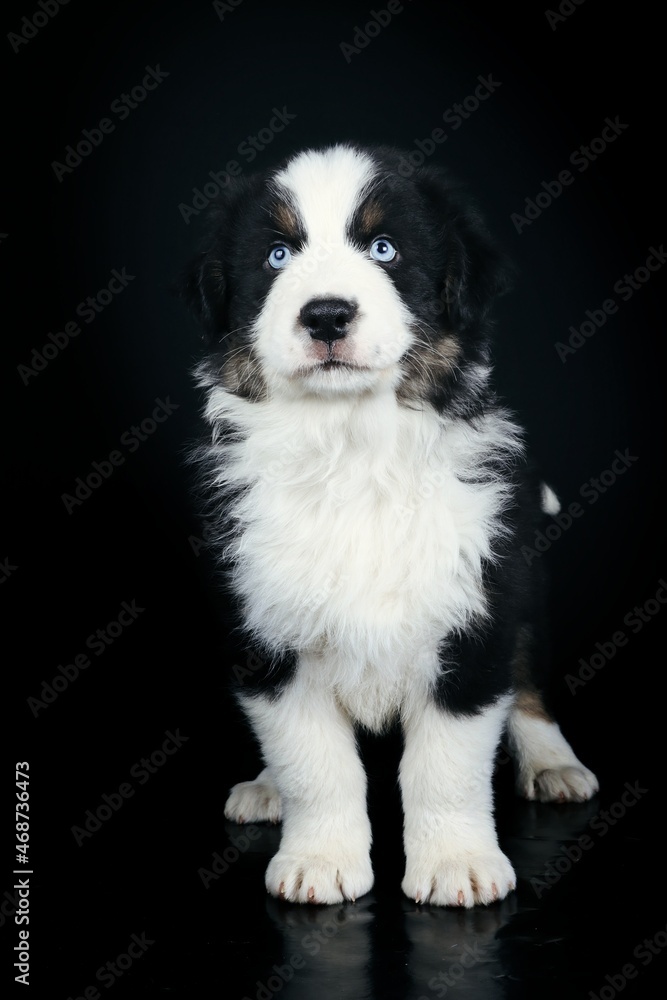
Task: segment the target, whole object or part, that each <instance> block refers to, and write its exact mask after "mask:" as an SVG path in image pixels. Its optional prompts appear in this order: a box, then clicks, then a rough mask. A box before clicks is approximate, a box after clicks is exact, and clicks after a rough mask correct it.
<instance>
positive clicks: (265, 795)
mask: <svg viewBox="0 0 667 1000" xmlns="http://www.w3.org/2000/svg"><path fill="white" fill-rule="evenodd" d="M225 816H226V818H227V819H231V820H232V821H233V822H234V823H279V822H280V818H281V810H280V795H279V793H278V789H277V788H276V787H275V785H274V784H273V783H272V782H271V781H266V780H263V779H262V776H261V775H260V776H259V778H256V779H255V781H242V782H240V783H239V784H238V785H234V787H233V788H232V790H231V792H230V795H229V798H228V799H227V802H226V803H225Z"/></svg>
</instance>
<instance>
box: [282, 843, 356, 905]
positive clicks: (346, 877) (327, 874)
mask: <svg viewBox="0 0 667 1000" xmlns="http://www.w3.org/2000/svg"><path fill="white" fill-rule="evenodd" d="M334 858H335V859H336V860H333V859H334ZM372 886H373V869H372V868H371V862H370V858H369V856H368V854H367V853H365V854H363V855H362V856H360V857H358V858H355V857H351V856H350V855H349V853H346V852H345V851H344V850H340V851H336V850H327V851H326V854H324V853H322V854H315V853H313V854H310V855H303V854H301V855H296V854H292V853H290V852H288V851H283V850H280V851H278V853H277V854H276V856H275V857H274V858H273V859H272V860H271V862H270V864H269V867H268V869H267V871H266V888H267V889H268V891H269V892H270V893H271V895H272V896H277V897H278V898H279V899H285V900H288V901H289V902H291V903H341V902H342V901H343V900H344V899H350V900H355V899H358V898H359V897H360V896H363V895H365V894H366V893H367V892H369V891H370V889H371V888H372Z"/></svg>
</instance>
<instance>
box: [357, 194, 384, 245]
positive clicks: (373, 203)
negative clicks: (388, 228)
mask: <svg viewBox="0 0 667 1000" xmlns="http://www.w3.org/2000/svg"><path fill="white" fill-rule="evenodd" d="M383 218H384V213H383V211H382V205H381V204H380V202H379V201H377V199H375V198H371V200H370V201H367V202H366V204H365V205H364V206H363V208H362V209H361V214H360V217H359V222H360V223H361V227H362V229H363V230H364V231H365V232H367V233H368V235H369V236H372V235H374V234H375V233H377V231H378V230H379V228H380V225H381V223H382V220H383Z"/></svg>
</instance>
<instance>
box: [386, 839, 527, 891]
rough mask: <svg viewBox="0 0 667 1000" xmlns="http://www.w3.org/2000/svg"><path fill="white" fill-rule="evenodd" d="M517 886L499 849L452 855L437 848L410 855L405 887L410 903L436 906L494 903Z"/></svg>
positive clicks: (510, 868) (403, 886) (460, 852)
mask: <svg viewBox="0 0 667 1000" xmlns="http://www.w3.org/2000/svg"><path fill="white" fill-rule="evenodd" d="M515 886H516V878H515V875H514V870H513V869H512V866H511V864H510V863H509V861H508V860H507V858H506V857H505V855H504V854H503V853H502V851H501V850H500V848H497V847H496V848H490V849H487V850H480V851H458V852H456V853H454V854H453V853H452V852H451V850H446V849H439V848H436V847H435V846H434V845H431V846H430V847H424V848H422V849H421V850H420V851H413V852H412V853H411V854H409V855H408V861H407V866H406V871H405V878H404V879H403V883H402V888H403V892H404V893H405V894H406V896H409V897H410V899H414V900H415V902H417V903H432V904H433V905H435V906H475V905H476V904H478V903H482V904H487V903H493V902H495V900H497V899H504V898H505V896H506V895H507V894H508V893H509V892H511V891H512V889H514V888H515Z"/></svg>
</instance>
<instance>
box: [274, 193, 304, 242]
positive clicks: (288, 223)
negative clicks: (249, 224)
mask: <svg viewBox="0 0 667 1000" xmlns="http://www.w3.org/2000/svg"><path fill="white" fill-rule="evenodd" d="M273 217H274V219H275V220H276V222H277V223H278V225H279V227H280V229H281V230H282V232H283V233H284V235H285V236H287V237H288V238H289V239H291V240H296V239H297V238H298V236H299V220H298V218H297V215H296V212H295V211H294V209H293V208H292V207H291V206H290V205H288V204H287V202H285V201H279V202H277V203H276V205H274V208H273Z"/></svg>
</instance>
